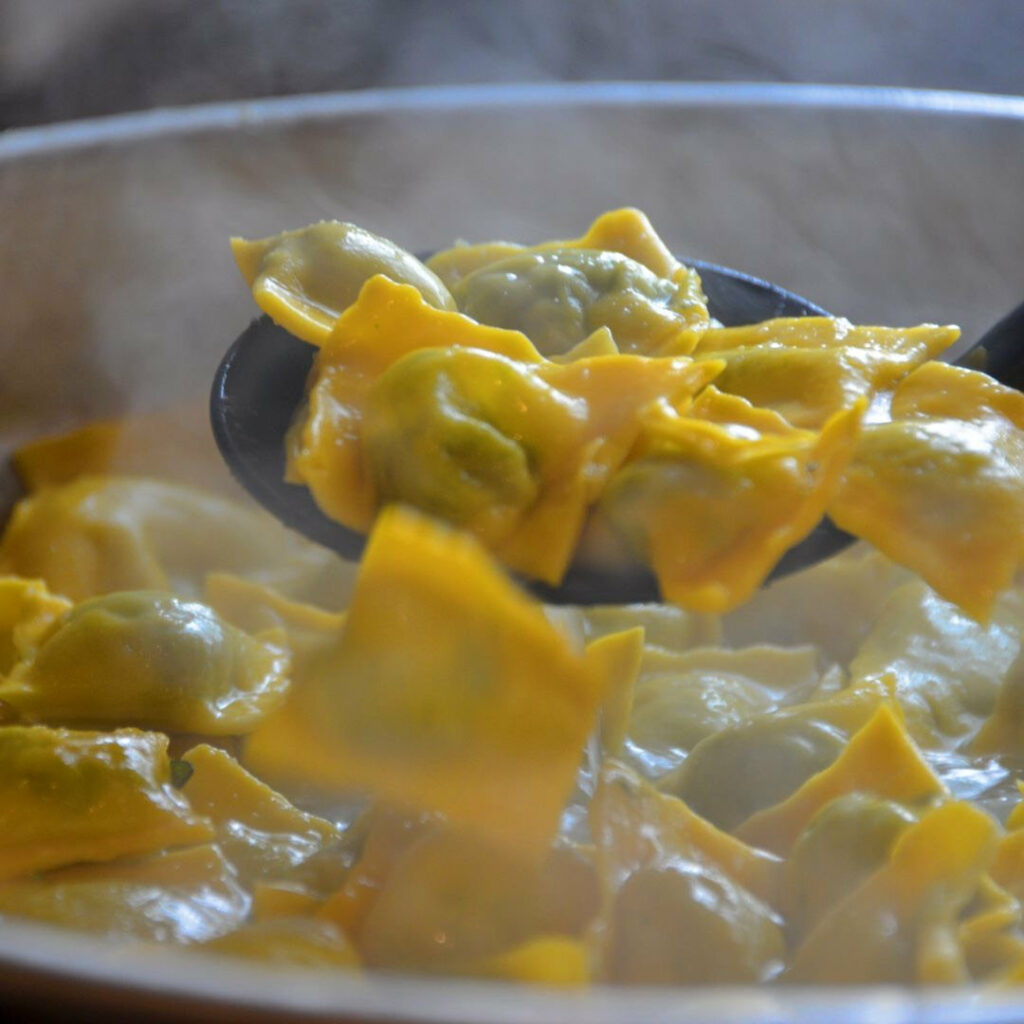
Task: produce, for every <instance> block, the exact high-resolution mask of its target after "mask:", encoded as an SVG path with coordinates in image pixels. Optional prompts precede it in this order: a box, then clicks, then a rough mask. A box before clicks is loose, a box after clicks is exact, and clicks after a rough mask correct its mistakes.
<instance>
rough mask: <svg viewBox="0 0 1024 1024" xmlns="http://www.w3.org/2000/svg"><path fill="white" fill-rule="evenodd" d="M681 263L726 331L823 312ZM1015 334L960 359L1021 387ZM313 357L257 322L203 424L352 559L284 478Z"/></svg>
mask: <svg viewBox="0 0 1024 1024" xmlns="http://www.w3.org/2000/svg"><path fill="white" fill-rule="evenodd" d="M687 262H688V265H689V266H692V267H694V268H695V269H696V270H697V271H698V272H699V273H700V275H701V282H702V284H703V286H704V292H705V294H706V296H707V299H708V308H709V310H710V312H711V315H712V316H713V317H715V318H716V319H718V320H719V321H721V322H722V323H723V324H725V325H726V326H730V327H731V326H741V325H744V324H752V323H759V322H760V321H762V320H769V319H773V318H776V317H793V316H828V315H829V314H828V313H826V311H825V310H823V309H822V308H821V307H820V306H817V305H816V304H815V303H813V302H810V301H809V300H807V299H804V298H802V297H800V296H799V295H795V294H793V293H792V292H789V291H786V290H785V289H783V288H780V287H779V286H777V285H774V284H771V283H769V282H767V281H762V280H760V279H758V278H755V277H751V276H750V275H748V274H744V273H741V272H740V271H736V270H732V269H729V268H727V267H720V266H716V265H714V264H710V263H704V262H701V261H697V260H691V261H687ZM1022 334H1024V304H1022V305H1021V306H1020V307H1018V308H1017V309H1016V310H1014V312H1013V313H1011V314H1010V315H1009V316H1007V317H1006V318H1004V320H1002V321H1000V322H999V323H998V324H996V326H995V327H993V328H992V330H990V331H989V332H987V333H986V335H985V336H984V337H983V338H982V339H980V340H979V341H978V342H977V343H976V344H975V345H973V346H971V347H970V348H969V349H967V350H966V351H964V352H963V353H961V355H960V356H959V358H958V359H957V362H958V363H959V364H961V365H970V366H974V365H976V364H977V362H978V358H979V356H981V358H982V361H983V364H984V365H983V368H985V369H987V370H988V371H989V372H990V373H992V374H993V375H994V376H996V377H997V379H999V380H1001V381H1003V382H1004V383H1008V384H1011V385H1012V386H1015V387H1020V386H1021V375H1022V359H1021V351H1020V344H1019V339H1020V337H1021V335H1022ZM982 349H984V350H985V351H986V353H987V358H986V356H985V355H982V353H981V350H982ZM316 352H317V349H316V348H315V347H313V346H312V345H308V344H306V343H305V342H303V341H300V340H299V339H298V338H296V337H295V336H294V335H292V334H290V333H289V332H288V331H286V330H284V329H283V328H282V327H279V326H277V325H276V324H275V323H273V321H272V320H271V319H270V318H269V317H267V316H263V317H260V318H258V319H256V320H254V321H253V322H252V323H251V324H250V325H249V326H248V327H247V328H246V329H245V330H244V331H243V332H242V334H241V335H240V336H239V338H238V339H237V340H236V341H235V343H234V344H233V345H232V346H231V348H230V349H229V350H228V352H227V354H226V355H225V356H224V359H223V360H222V361H221V363H220V366H219V367H218V369H217V372H216V374H215V376H214V380H213V388H212V391H211V396H210V420H211V424H212V427H213V433H214V437H215V438H216V441H217V445H218V446H219V448H220V451H221V454H222V455H223V456H224V459H225V461H226V462H227V464H228V466H229V467H230V469H231V471H232V473H233V474H234V476H235V477H236V478H237V480H238V481H239V482H240V483H241V484H242V486H243V487H245V489H246V490H247V491H249V493H250V494H251V495H252V496H253V497H254V498H255V499H256V500H257V501H258V502H260V504H262V505H263V506H264V507H265V508H266V509H267V510H268V511H270V512H271V513H273V514H274V515H275V516H276V517H277V518H278V519H280V520H281V521H282V522H283V523H284V524H285V525H286V526H289V527H291V528H292V529H295V530H297V531H299V532H300V533H302V534H305V536H307V537H309V538H310V539H311V540H314V541H316V542H318V543H320V544H324V545H326V546H327V547H329V548H333V549H334V550H335V551H337V552H338V553H339V554H340V555H342V556H343V557H345V558H350V559H352V558H357V557H358V556H359V555H360V554H361V552H362V550H363V547H364V546H365V543H366V536H365V535H364V534H361V533H358V532H356V531H354V530H350V529H348V528H346V527H344V526H342V525H341V524H340V523H337V522H335V521H334V520H332V519H329V518H328V517H327V516H325V515H324V514H323V512H321V511H320V509H319V508H318V506H317V504H316V502H315V501H314V500H313V498H312V496H311V494H310V492H309V491H308V490H307V489H306V487H304V486H302V485H299V484H291V483H287V482H286V481H285V479H284V473H285V444H284V439H285V434H286V432H287V430H288V428H289V426H290V425H291V422H292V419H293V417H294V415H295V410H296V409H297V408H298V407H299V404H300V403H301V402H302V400H303V398H304V395H305V390H306V382H307V379H308V377H309V373H310V371H311V369H312V367H313V361H314V358H315V356H316ZM853 540H854V538H853V537H852V536H851V535H850V534H848V533H846V532H844V531H843V530H840V529H839V528H838V527H836V526H835V525H834V524H833V523H832V522H831V521H830V520H828V519H827V518H826V519H823V520H822V521H821V522H820V523H819V524H818V525H817V526H816V527H815V529H814V530H813V531H811V533H810V534H808V535H807V537H805V538H804V539H803V540H802V541H800V542H799V543H798V544H796V545H794V546H793V547H792V548H790V549H789V551H787V552H786V553H785V554H784V555H783V557H782V558H781V559H780V560H779V562H778V563H777V564H776V566H775V568H774V569H773V570H772V573H771V575H770V576H769V580H771V579H777V578H779V577H782V576H786V575H788V574H790V573H792V572H795V571H797V570H799V569H803V568H807V567H809V566H811V565H813V564H814V563H816V562H819V561H821V560H823V559H825V558H827V557H829V556H830V555H834V554H836V553H838V552H839V551H841V550H842V549H843V548H845V547H847V546H848V545H849V544H851V543H852V542H853ZM521 582H522V584H523V585H524V586H525V587H527V588H528V589H529V590H531V591H532V592H533V593H534V594H536V595H537V596H538V597H539V598H541V599H542V600H544V601H546V602H549V603H552V604H586V605H593V604H626V603H634V602H646V601H660V600H661V599H662V598H661V594H660V590H659V588H658V582H657V580H656V578H655V577H654V575H653V573H651V572H650V571H649V570H647V569H646V568H644V567H642V566H636V567H631V568H629V569H625V570H623V569H622V568H620V567H617V568H615V569H614V570H613V569H609V568H605V567H600V566H588V565H584V564H575V563H574V564H573V565H571V566H570V568H569V570H568V572H567V573H566V575H565V577H564V578H563V580H562V582H561V583H560V584H558V585H557V586H552V585H550V584H546V583H541V582H539V581H537V580H529V579H522V580H521Z"/></svg>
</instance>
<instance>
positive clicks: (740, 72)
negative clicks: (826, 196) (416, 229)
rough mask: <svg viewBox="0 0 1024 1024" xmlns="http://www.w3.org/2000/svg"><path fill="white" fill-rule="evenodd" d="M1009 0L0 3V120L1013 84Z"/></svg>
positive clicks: (1019, 20)
mask: <svg viewBox="0 0 1024 1024" xmlns="http://www.w3.org/2000/svg"><path fill="white" fill-rule="evenodd" d="M1022 52H1024V2H1021V0H828V2H826V0H0V127H14V126H23V125H32V124H43V123H47V122H52V121H59V120H66V119H71V118H81V117H94V116H98V115H104V114H111V113H118V112H122V111H128V110H142V109H147V108H150V107H161V106H176V105H181V104H191V103H201V102H210V101H219V100H231V99H240V98H246V97H262V96H275V95H287V94H293V93H303V92H319V91H331V90H346V89H363V88H368V87H374V86H400V85H416V84H451V83H475V82H513V81H515V82H540V81H579V80H592V79H632V80H653V79H664V80H677V81H694V80H705V81H729V80H732V81H759V82H760V81H766V82H823V83H835V84H878V85H891V86H916V87H927V88H944V89H965V90H974V91H980V92H996V93H1009V94H1014V95H1020V94H1022V93H1024V59H1022Z"/></svg>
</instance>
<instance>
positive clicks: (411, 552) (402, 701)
mask: <svg viewBox="0 0 1024 1024" xmlns="http://www.w3.org/2000/svg"><path fill="white" fill-rule="evenodd" d="M397 636H401V637H402V640H403V642H402V643H401V644H400V645H397V646H396V644H395V638H396V637H397ZM606 685H607V680H605V679H604V678H602V677H601V676H600V675H599V674H598V672H597V670H596V669H595V667H594V666H593V665H591V664H589V663H588V662H587V660H586V659H585V658H584V656H583V653H582V651H580V652H576V651H574V650H573V649H572V648H571V646H570V645H569V644H568V642H567V641H566V640H565V638H564V637H562V636H561V635H560V634H559V633H558V632H557V630H555V629H554V628H553V627H552V626H551V625H550V624H549V623H548V622H547V621H546V619H545V618H544V616H543V613H542V612H541V611H540V609H539V608H537V607H535V606H534V605H532V604H531V602H529V601H528V600H527V599H526V598H525V597H524V596H523V595H522V594H521V593H520V592H519V591H518V590H517V589H516V588H515V587H514V585H513V584H511V583H509V582H508V581H507V580H505V579H503V578H502V576H501V574H500V572H499V571H498V570H497V569H495V568H494V567H493V566H491V565H489V564H488V562H487V560H486V558H485V556H484V553H483V551H482V549H480V548H479V547H478V545H477V544H476V542H475V541H473V540H472V539H471V538H468V537H466V536H459V535H456V534H453V533H450V532H448V531H446V530H444V529H442V528H439V527H438V526H436V525H434V524H432V523H430V522H429V521H427V520H424V519H422V518H420V517H418V516H416V515H414V514H413V513H411V512H408V511H406V510H404V509H401V508H398V507H395V508H392V509H389V510H388V511H386V512H385V513H384V515H383V516H381V517H380V519H379V520H378V524H377V526H376V528H375V530H374V533H373V536H372V538H371V541H370V545H369V547H368V549H367V552H366V555H365V556H364V560H363V567H362V573H361V576H360V583H359V586H358V587H357V590H356V593H355V595H354V596H353V600H352V604H351V605H350V607H349V610H348V615H347V617H346V620H345V627H344V631H343V633H342V634H341V637H340V639H339V642H338V644H337V646H336V648H335V649H334V651H333V652H332V653H331V655H330V656H329V657H328V658H326V659H325V660H324V662H323V663H322V664H321V666H320V667H319V670H318V672H317V673H315V674H314V675H313V676H311V678H310V679H309V680H308V682H307V685H305V686H303V687H301V688H299V689H297V690H296V692H295V693H294V694H293V697H292V699H291V700H290V701H289V702H288V703H287V704H286V705H285V707H284V708H283V709H282V710H281V712H279V713H278V714H277V715H276V716H274V717H273V718H271V719H270V720H269V721H268V722H267V723H265V724H264V725H263V726H261V727H260V728H259V729H257V730H256V731H255V732H254V733H253V734H252V735H251V736H250V737H249V740H248V743H247V747H246V760H247V762H248V763H249V764H250V765H251V766H252V767H253V768H254V769H255V770H256V771H257V772H258V773H260V774H267V775H270V776H271V777H280V776H284V777H288V776H291V777H292V778H298V779H303V778H305V779H307V780H308V781H310V782H313V783H317V784H319V785H321V786H329V787H345V786H350V787H351V786H356V787H360V788H363V789H368V790H372V791H373V792H375V793H377V794H380V795H382V796H385V797H387V798H389V799H391V800H395V801H398V802H400V803H403V804H407V805H411V806H413V807H421V808H424V809H427V810H435V811H440V812H444V813H445V814H447V815H448V816H449V817H450V818H451V820H452V821H453V822H456V823H462V824H463V825H465V826H466V827H468V828H470V829H471V830H476V831H477V832H479V833H480V834H481V835H483V836H487V837H490V838H491V839H492V840H494V841H495V842H498V843H501V844H505V845H508V846H510V847H512V848H513V849H517V850H519V851H521V852H523V854H524V855H529V854H536V853H537V852H539V851H542V850H543V849H544V847H545V846H546V845H547V844H548V843H550V841H551V839H552V838H553V836H554V833H555V831H556V829H557V826H558V819H559V815H560V814H561V809H562V806H563V804H564V803H565V801H566V799H567V798H568V795H569V792H570V790H571V788H572V785H573V780H574V777H575V773H576V768H577V765H578V762H579V756H580V750H581V748H582V746H583V742H584V739H585V737H586V736H587V734H588V733H589V732H590V730H591V729H592V728H593V726H594V723H595V719H596V714H597V708H598V705H599V703H600V701H601V699H602V697H603V695H604V691H605V688H606Z"/></svg>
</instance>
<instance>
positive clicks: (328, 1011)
mask: <svg viewBox="0 0 1024 1024" xmlns="http://www.w3.org/2000/svg"><path fill="white" fill-rule="evenodd" d="M8 927H9V926H8V925H7V924H6V923H5V925H4V934H2V935H0V962H4V961H5V962H6V963H7V964H8V965H14V964H18V965H19V967H20V968H21V969H22V971H23V972H25V973H24V974H23V975H22V976H21V978H22V980H23V981H25V982H27V983H28V985H32V984H33V982H34V983H35V984H36V985H39V984H45V985H46V986H47V988H46V990H45V992H46V995H47V996H48V997H50V998H54V997H57V996H59V994H60V992H61V990H62V989H67V990H68V991H69V992H70V993H72V994H73V993H75V992H76V991H87V992H88V993H89V1004H90V1005H93V1006H101V1005H102V1006H106V1005H111V1006H113V1005H120V1006H121V1007H122V1008H124V1009H128V1008H130V1007H132V1006H133V1003H135V1002H136V1001H137V1000H142V999H145V1001H146V1004H147V1006H152V1007H154V1008H156V1007H159V1009H160V1010H162V1011H164V1012H166V1011H174V1010H179V1011H180V1012H181V1014H182V1018H185V1017H186V1016H187V1017H188V1019H193V1016H196V1019H199V1020H202V1021H205V1020H208V1019H209V1020H215V1019H222V1018H221V1014H222V1013H223V1012H224V1010H225V1009H227V1008H230V1010H231V1012H232V1014H239V1013H240V1014H243V1015H246V1019H251V1020H252V1021H253V1022H254V1024H256V1022H258V1021H262V1020H264V1019H267V1020H275V1021H280V1022H282V1024H283V1022H285V1021H288V1022H291V1021H295V1022H298V1021H302V1022H310V1024H312V1022H314V1021H318V1020H328V1019H336V1020H339V1021H344V1020H347V1019H352V1020H359V1021H370V1020H375V1019H379V1020H382V1021H391V1022H394V1024H397V1022H409V1024H415V1022H437V1021H445V1022H447V1024H463V1022H466V1024H469V1022H479V1021H481V1020H487V1021H488V1024H535V1022H538V1021H556V1020H557V1021H566V1022H569V1024H577V1022H579V1024H583V1022H586V1024H622V1022H624V1021H636V1020H643V1021H645V1022H649V1024H661V1022H665V1024H669V1022H680V1024H682V1022H685V1024H749V1022H751V1021H786V1022H793V1024H812V1022H817V1021H822V1020H828V1021H833V1022H835V1024H878V1022H884V1024H912V1022H919V1021H927V1022H928V1024H996V1022H1007V1021H1019V1020H1024V1004H1022V1003H1021V1001H1020V1000H1019V999H1017V998H1015V996H1014V995H1013V990H1012V989H1004V990H1001V991H993V990H982V989H972V988H962V989H949V988H928V989H919V990H912V989H908V988H899V987H895V986H888V987H886V986H874V987H859V988H776V989H767V988H756V987H739V986H734V987H720V988H706V989H704V988H697V989H678V988H609V987H604V986H595V987H593V988H591V989H589V990H584V991H568V990H558V989H550V988H548V989H545V988H542V987H540V986H523V985H512V984H509V983H504V982H481V981H466V980H455V979H451V978H447V979H444V978H423V977H412V976H401V975H384V974H379V975H358V974H347V973H344V972H334V971H330V970H325V969H321V968H314V969H308V968H288V967H277V966H274V967H268V966H267V965H257V964H249V963H247V962H245V961H238V960H231V959H226V958H220V957H211V956H209V954H203V955H195V954H190V953H188V952H185V951H183V950H176V949H168V948H163V947H155V946H148V947H147V946H142V947H135V948H132V947H126V946H123V945H121V946H118V945H114V944H108V943H105V942H103V941H102V940H97V939H96V938H95V937H91V936H85V935H80V934H75V933H69V932H67V931H64V930H61V929H56V928H52V927H48V926H43V925H35V924H24V925H20V924H19V925H17V926H15V927H13V928H11V930H10V933H8V931H7V930H8ZM0 990H7V991H10V988H9V986H8V985H3V986H0ZM37 990H38V989H37ZM249 1015H251V1016H249ZM118 1019H120V1018H118ZM158 1019H160V1020H163V1019H164V1018H163V1017H162V1016H159V1015H158ZM230 1019H231V1020H234V1019H235V1017H234V1016H232V1017H231V1018H230Z"/></svg>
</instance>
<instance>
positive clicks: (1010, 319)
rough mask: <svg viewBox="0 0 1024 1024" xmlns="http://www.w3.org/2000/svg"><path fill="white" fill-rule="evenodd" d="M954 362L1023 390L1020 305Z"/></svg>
mask: <svg viewBox="0 0 1024 1024" xmlns="http://www.w3.org/2000/svg"><path fill="white" fill-rule="evenodd" d="M956 362H957V364H958V365H959V366H968V367H971V368H972V369H974V368H977V369H980V370H984V371H985V372H986V373H987V374H988V375H989V376H990V377H994V378H995V379H996V380H997V381H999V383H1000V384H1005V385H1007V386H1008V387H1011V388H1017V390H1018V391H1024V302H1022V303H1021V304H1020V305H1019V306H1018V307H1017V308H1016V309H1014V310H1012V311H1011V312H1009V313H1007V314H1006V316H1004V317H1003V319H1002V320H1000V321H998V322H997V323H995V324H993V325H992V327H990V328H989V329H988V330H987V331H986V332H985V333H984V334H983V335H982V336H981V338H979V339H978V341H977V342H976V343H975V344H974V345H972V346H971V347H970V348H969V349H968V350H967V351H966V352H964V353H963V355H961V356H960V358H959V359H957V360H956Z"/></svg>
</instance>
